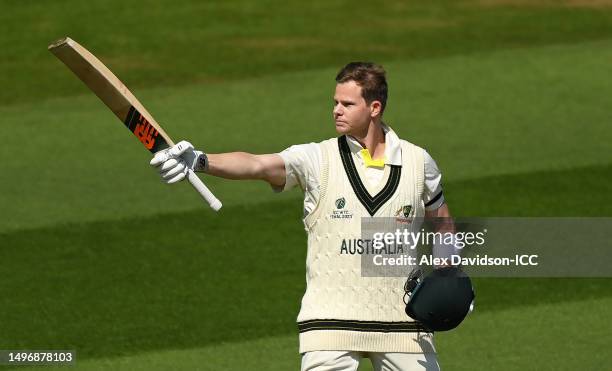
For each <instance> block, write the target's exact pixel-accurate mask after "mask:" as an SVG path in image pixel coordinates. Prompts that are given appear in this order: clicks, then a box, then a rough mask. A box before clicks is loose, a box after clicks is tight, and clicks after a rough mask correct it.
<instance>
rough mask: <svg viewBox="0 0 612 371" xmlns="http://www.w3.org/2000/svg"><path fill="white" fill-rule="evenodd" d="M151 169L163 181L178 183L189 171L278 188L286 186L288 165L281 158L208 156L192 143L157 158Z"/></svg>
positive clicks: (175, 148) (177, 145)
mask: <svg viewBox="0 0 612 371" xmlns="http://www.w3.org/2000/svg"><path fill="white" fill-rule="evenodd" d="M151 165H152V166H154V167H156V168H157V169H158V171H159V172H160V175H161V177H162V179H163V180H164V181H165V182H166V183H168V184H172V183H176V182H179V181H181V180H183V179H184V178H185V174H186V173H187V170H188V169H191V170H194V171H199V172H205V173H208V174H210V175H214V176H218V177H222V178H226V179H258V180H264V181H266V182H268V183H269V184H270V185H272V186H273V187H275V188H282V187H283V186H284V185H285V175H286V174H285V162H284V160H283V158H282V157H281V156H279V155H277V154H266V155H254V154H251V153H246V152H230V153H219V154H204V153H203V152H202V151H198V150H195V149H194V148H193V146H192V145H191V144H190V143H189V142H185V141H182V142H180V143H177V144H176V145H175V146H173V147H171V148H169V149H168V150H165V151H161V152H158V153H156V154H155V156H154V157H153V159H152V160H151Z"/></svg>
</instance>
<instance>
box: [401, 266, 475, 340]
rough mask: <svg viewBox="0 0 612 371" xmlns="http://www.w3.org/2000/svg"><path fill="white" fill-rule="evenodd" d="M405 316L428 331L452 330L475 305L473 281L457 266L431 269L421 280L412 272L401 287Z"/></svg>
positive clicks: (418, 272) (420, 276)
mask: <svg viewBox="0 0 612 371" xmlns="http://www.w3.org/2000/svg"><path fill="white" fill-rule="evenodd" d="M404 290H405V292H406V295H407V296H408V297H409V299H408V301H407V302H406V314H407V315H408V316H410V317H411V318H413V319H414V320H416V321H419V322H421V323H422V324H423V325H424V326H425V327H426V328H427V329H428V330H430V331H448V330H452V329H454V328H455V327H457V326H459V324H460V323H461V322H462V321H463V319H464V318H465V316H466V315H467V314H468V313H469V312H470V308H471V307H472V305H473V302H474V297H475V295H474V288H473V287H472V281H471V280H470V277H468V276H467V275H466V274H465V273H464V272H463V271H462V270H461V269H460V268H458V267H444V268H439V269H434V270H433V271H432V272H431V273H429V274H428V275H427V276H426V277H425V278H424V279H423V278H422V273H421V271H420V270H416V271H415V272H413V273H412V274H411V275H410V277H408V280H407V281H406V285H405V286H404Z"/></svg>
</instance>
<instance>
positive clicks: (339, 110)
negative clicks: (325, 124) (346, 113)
mask: <svg viewBox="0 0 612 371" xmlns="http://www.w3.org/2000/svg"><path fill="white" fill-rule="evenodd" d="M333 112H334V116H340V115H341V114H342V106H340V105H339V104H336V105H335V106H334V111H333Z"/></svg>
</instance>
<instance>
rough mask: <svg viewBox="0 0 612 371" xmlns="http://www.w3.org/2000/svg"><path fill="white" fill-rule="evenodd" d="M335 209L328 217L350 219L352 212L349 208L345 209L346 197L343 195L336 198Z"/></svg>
mask: <svg viewBox="0 0 612 371" xmlns="http://www.w3.org/2000/svg"><path fill="white" fill-rule="evenodd" d="M335 204H336V210H333V211H332V213H331V215H330V218H331V219H352V218H353V213H352V212H351V211H350V210H346V209H345V206H346V199H345V198H344V197H340V198H338V199H337V200H336V202H335Z"/></svg>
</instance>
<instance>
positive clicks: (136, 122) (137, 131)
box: [124, 106, 170, 153]
mask: <svg viewBox="0 0 612 371" xmlns="http://www.w3.org/2000/svg"><path fill="white" fill-rule="evenodd" d="M124 124H125V126H127V128H128V129H130V131H131V132H132V133H134V135H136V137H137V138H138V140H140V142H141V143H142V144H143V145H144V146H145V148H146V149H148V150H149V151H151V153H156V152H159V151H161V150H163V149H166V148H168V147H170V145H169V144H168V143H167V142H166V140H165V139H164V137H163V136H161V135H159V132H158V131H157V129H155V127H154V126H153V125H151V123H150V122H149V121H148V120H147V118H146V117H145V116H143V115H142V114H141V113H140V112H138V110H137V109H136V108H134V106H132V107H130V110H129V112H128V114H127V117H126V118H125V121H124Z"/></svg>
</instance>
